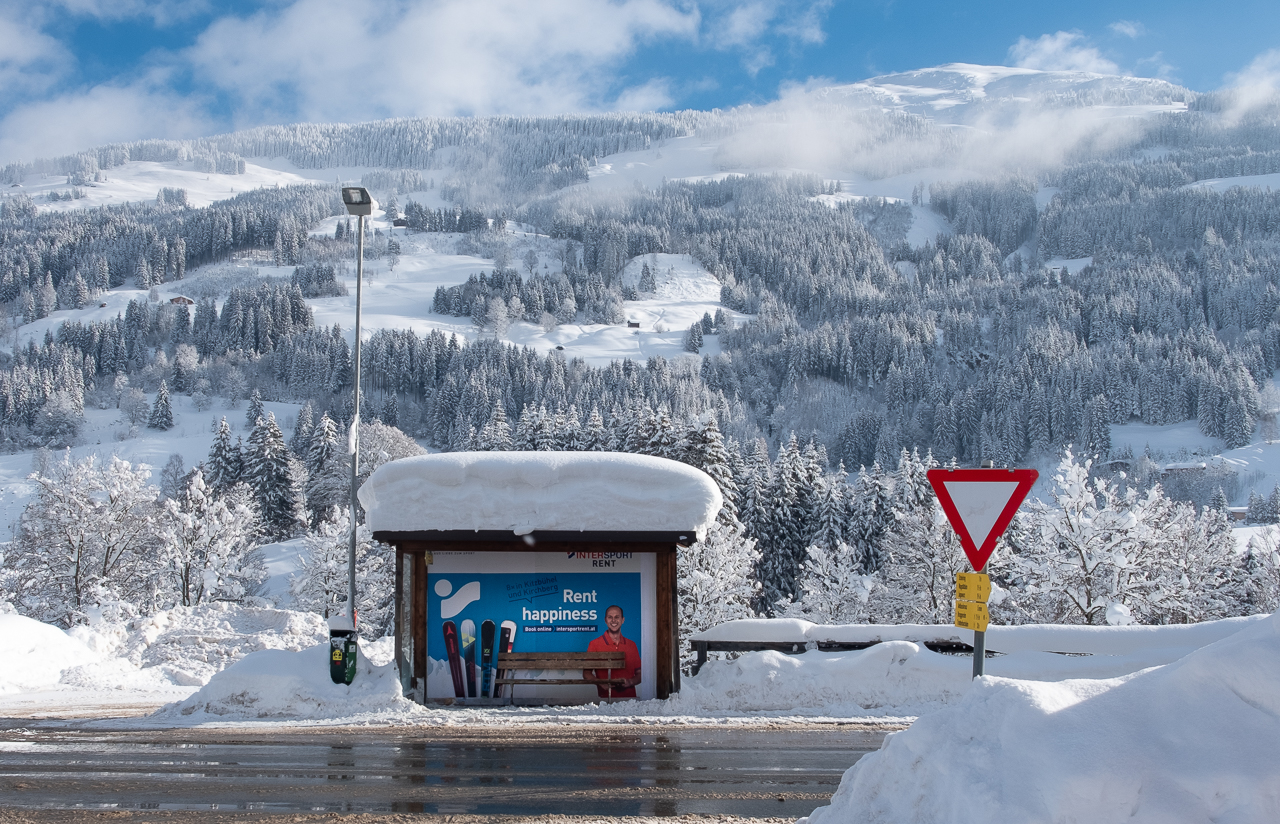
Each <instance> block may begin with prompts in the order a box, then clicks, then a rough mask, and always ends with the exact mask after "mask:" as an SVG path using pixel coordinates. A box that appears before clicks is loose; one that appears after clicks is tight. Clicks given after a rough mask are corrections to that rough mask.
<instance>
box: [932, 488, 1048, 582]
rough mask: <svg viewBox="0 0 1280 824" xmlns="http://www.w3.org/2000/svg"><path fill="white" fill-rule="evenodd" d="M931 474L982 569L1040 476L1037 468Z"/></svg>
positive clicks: (976, 564)
mask: <svg viewBox="0 0 1280 824" xmlns="http://www.w3.org/2000/svg"><path fill="white" fill-rule="evenodd" d="M928 475H929V483H930V484H931V485H932V486H933V491H934V492H935V493H936V494H937V496H938V503H939V504H941V505H942V511H943V512H945V513H947V519H948V520H949V521H951V527H952V528H953V529H954V530H955V531H956V534H957V535H959V536H960V546H961V547H963V548H964V554H965V555H968V556H969V563H971V564H973V568H974V570H976V571H978V572H981V571H982V568H983V567H984V566H986V565H987V559H989V558H990V557H991V552H992V551H993V550H994V549H995V548H996V541H997V540H998V539H999V538H1000V536H1001V535H1003V534H1004V531H1005V530H1006V529H1008V528H1009V523H1010V522H1011V521H1012V520H1013V515H1014V513H1015V512H1017V511H1018V507H1019V506H1020V505H1021V504H1022V500H1023V499H1024V498H1026V497H1027V493H1028V492H1030V491H1031V486H1032V484H1034V483H1035V482H1036V478H1038V477H1040V473H1038V472H1036V471H1035V470H1034V469H930V470H929V473H928Z"/></svg>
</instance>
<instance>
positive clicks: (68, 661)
mask: <svg viewBox="0 0 1280 824" xmlns="http://www.w3.org/2000/svg"><path fill="white" fill-rule="evenodd" d="M0 638H3V639H4V650H5V652H4V658H5V664H4V666H3V667H0V695H3V694H6V693H15V692H23V691H26V690H32V689H37V688H40V687H47V686H50V685H52V684H56V683H57V682H58V679H59V678H60V677H61V676H62V672H63V670H66V669H69V668H71V667H77V666H81V665H85V664H91V663H94V662H97V661H98V660H99V655H98V653H96V652H94V651H93V650H91V649H89V647H88V646H86V645H85V644H84V643H83V642H81V641H78V640H76V639H75V638H72V637H71V636H70V635H67V633H65V632H63V631H62V630H61V629H58V628H57V627H54V626H50V625H49V624H42V623H40V622H39V621H36V620H34V619H32V618H27V617H25V616H22V615H14V614H8V615H0Z"/></svg>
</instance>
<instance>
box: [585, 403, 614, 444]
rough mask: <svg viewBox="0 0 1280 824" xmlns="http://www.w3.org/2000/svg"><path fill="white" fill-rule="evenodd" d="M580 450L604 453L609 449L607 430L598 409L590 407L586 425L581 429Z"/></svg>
mask: <svg viewBox="0 0 1280 824" xmlns="http://www.w3.org/2000/svg"><path fill="white" fill-rule="evenodd" d="M582 449H583V450H585V451H587V452H604V451H607V450H608V449H609V430H608V429H606V428H605V425H604V417H603V416H601V414H600V407H598V406H593V407H591V414H590V415H588V416H587V424H586V426H584V427H583V429H582Z"/></svg>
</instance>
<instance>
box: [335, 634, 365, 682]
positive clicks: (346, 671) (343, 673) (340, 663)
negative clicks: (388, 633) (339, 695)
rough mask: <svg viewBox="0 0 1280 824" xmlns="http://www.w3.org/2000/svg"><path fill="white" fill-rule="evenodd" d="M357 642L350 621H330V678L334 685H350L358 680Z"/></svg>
mask: <svg viewBox="0 0 1280 824" xmlns="http://www.w3.org/2000/svg"><path fill="white" fill-rule="evenodd" d="M357 640H358V636H357V635H356V631H355V630H354V629H352V628H351V622H350V621H349V620H347V619H346V618H336V619H335V618H330V619H329V677H330V678H331V679H333V683H335V684H350V683H351V682H352V681H354V680H355V679H356V659H357V657H358V656H359V652H358V647H357Z"/></svg>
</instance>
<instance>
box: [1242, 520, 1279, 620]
mask: <svg viewBox="0 0 1280 824" xmlns="http://www.w3.org/2000/svg"><path fill="white" fill-rule="evenodd" d="M1241 566H1242V568H1243V570H1244V574H1245V594H1244V604H1243V606H1244V609H1243V612H1245V613H1246V614H1256V613H1267V612H1275V611H1276V610H1277V609H1280V530H1278V529H1275V528H1269V529H1262V530H1258V531H1257V532H1255V533H1254V534H1253V536H1252V537H1250V538H1249V543H1248V545H1247V546H1246V547H1245V552H1244V557H1243V558H1242V559H1241Z"/></svg>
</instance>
